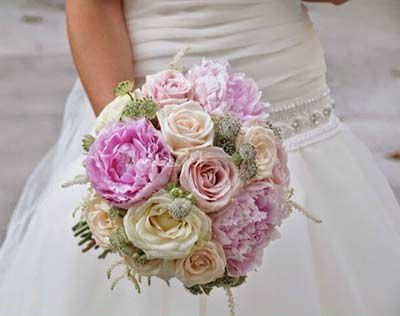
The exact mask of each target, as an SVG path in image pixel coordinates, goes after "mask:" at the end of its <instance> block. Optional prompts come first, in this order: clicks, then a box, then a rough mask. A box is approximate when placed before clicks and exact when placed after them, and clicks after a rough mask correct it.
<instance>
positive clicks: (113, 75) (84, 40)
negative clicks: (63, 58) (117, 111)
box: [66, 0, 134, 115]
mask: <svg viewBox="0 0 400 316" xmlns="http://www.w3.org/2000/svg"><path fill="white" fill-rule="evenodd" d="M66 12H67V30H68V36H69V41H70V45H71V50H72V56H73V58H74V62H75V65H76V68H77V70H78V74H79V77H80V78H81V81H82V83H83V86H84V88H85V90H86V93H87V94H88V97H89V100H90V102H91V104H92V107H93V110H94V112H95V114H96V115H97V114H99V113H100V112H101V110H102V109H103V107H104V106H105V105H106V104H107V103H109V102H110V101H111V100H112V99H113V97H114V95H113V88H114V87H115V86H116V85H117V84H118V83H119V82H120V81H123V80H127V79H133V78H134V67H133V58H132V50H131V44H130V40H129V35H128V30H127V27H126V24H125V19H124V12H123V4H122V0H67V1H66Z"/></svg>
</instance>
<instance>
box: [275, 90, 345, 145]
mask: <svg viewBox="0 0 400 316" xmlns="http://www.w3.org/2000/svg"><path fill="white" fill-rule="evenodd" d="M268 109H269V121H270V123H271V124H272V125H273V126H274V127H276V128H278V129H279V131H280V134H281V137H282V139H283V141H284V144H285V148H286V149H287V150H288V151H294V150H297V149H300V148H302V147H305V146H308V145H310V144H313V143H316V142H319V141H321V140H324V139H326V138H328V137H330V136H332V135H334V134H335V133H336V132H338V131H339V130H340V128H341V124H340V120H339V118H338V117H337V116H336V115H335V111H334V100H333V99H332V97H331V93H330V90H329V88H327V86H325V89H324V90H319V91H318V90H315V91H314V92H311V93H309V94H308V95H303V96H301V97H298V98H295V99H292V100H291V101H284V102H280V103H276V104H274V105H271V106H270V107H269V108H268Z"/></svg>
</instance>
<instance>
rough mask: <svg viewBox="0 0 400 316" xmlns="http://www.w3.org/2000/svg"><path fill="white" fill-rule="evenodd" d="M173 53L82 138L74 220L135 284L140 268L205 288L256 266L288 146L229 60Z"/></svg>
mask: <svg viewBox="0 0 400 316" xmlns="http://www.w3.org/2000/svg"><path fill="white" fill-rule="evenodd" d="M182 55H183V54H182V53H179V54H178V55H177V56H176V58H175V59H174V60H173V62H172V63H171V64H170V67H169V68H168V69H167V70H163V71H161V72H159V73H156V74H153V75H149V76H147V78H146V81H145V83H144V85H143V86H141V87H140V88H137V89H134V83H133V82H130V81H126V82H122V83H121V84H119V85H118V87H117V88H116V89H115V94H116V98H115V100H114V101H112V102H111V103H110V104H109V105H107V106H106V107H105V108H104V110H103V111H102V113H101V114H100V115H99V117H98V118H97V121H96V126H95V135H93V136H91V135H87V136H85V138H84V140H83V147H84V149H85V151H86V152H87V156H86V159H85V161H84V167H85V170H86V174H84V175H79V176H77V177H76V178H75V179H74V180H73V181H71V182H70V183H67V184H66V186H68V185H71V184H88V191H87V195H86V197H85V198H84V200H83V201H82V203H81V204H80V206H79V207H78V209H77V210H79V211H81V213H82V216H81V219H80V221H79V222H78V223H77V224H76V225H75V227H74V228H73V230H74V232H75V236H77V237H79V238H80V239H81V240H80V245H82V246H84V249H83V251H87V250H89V249H92V248H101V249H103V251H102V253H101V254H100V258H103V257H105V256H106V255H107V254H109V253H114V254H116V255H118V256H119V257H120V260H119V261H118V262H117V263H116V264H114V265H113V266H112V267H111V268H110V269H109V270H108V277H109V278H110V277H111V274H112V270H113V269H114V268H116V267H117V266H119V265H121V266H123V267H124V273H123V274H122V275H120V276H119V277H117V278H116V279H115V280H114V282H113V283H112V288H113V287H114V286H115V285H116V283H117V282H118V281H119V280H121V279H122V278H125V277H126V278H128V279H129V280H131V281H132V282H133V284H134V285H135V287H136V289H137V290H138V291H139V292H140V289H141V280H142V279H143V277H147V278H149V280H150V278H152V277H157V278H160V279H162V280H165V281H166V282H167V283H168V281H169V280H170V279H172V278H176V279H178V280H179V281H180V282H181V283H182V284H183V285H184V286H185V287H186V289H187V290H188V291H190V292H191V293H193V294H206V295H209V294H210V292H211V291H212V290H213V289H214V288H223V289H224V290H225V291H226V292H227V294H228V298H229V302H231V304H230V307H231V315H233V314H234V311H233V308H234V306H233V298H232V292H231V289H232V288H233V287H237V286H240V285H242V284H243V283H244V281H245V279H246V276H247V274H248V273H249V272H252V271H255V269H256V268H257V267H259V266H260V265H261V263H262V257H263V252H264V249H265V248H266V247H267V246H268V244H269V243H270V242H271V241H272V240H275V239H277V238H278V237H279V233H278V230H277V227H278V226H280V225H281V224H282V221H283V220H284V219H285V218H286V217H287V216H288V215H289V213H290V212H291V210H292V209H293V208H297V206H298V205H297V204H296V203H294V202H293V201H291V200H290V198H291V196H292V190H290V187H289V183H290V176H289V170H288V166H287V154H286V152H285V150H284V147H283V145H282V142H281V140H280V136H279V130H276V129H274V128H273V127H272V125H271V124H269V123H268V114H267V109H266V107H267V105H266V104H264V103H263V102H262V101H261V92H260V91H259V89H258V88H257V85H256V83H255V82H254V80H252V79H251V78H248V77H246V75H245V74H243V73H235V72H233V71H232V70H231V68H230V65H229V64H228V63H227V62H224V63H218V62H214V61H209V60H203V62H202V63H201V64H198V65H193V66H192V67H191V68H190V69H184V68H183V67H181V66H180V64H179V59H180V58H181V57H182Z"/></svg>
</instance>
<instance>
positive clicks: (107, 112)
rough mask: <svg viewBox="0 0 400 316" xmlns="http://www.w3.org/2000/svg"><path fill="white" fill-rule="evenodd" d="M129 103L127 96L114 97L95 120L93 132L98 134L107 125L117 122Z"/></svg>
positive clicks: (129, 99)
mask: <svg viewBox="0 0 400 316" xmlns="http://www.w3.org/2000/svg"><path fill="white" fill-rule="evenodd" d="M130 102H131V98H130V96H129V95H127V94H125V95H123V96H118V97H116V98H115V99H114V100H113V101H111V102H110V103H109V104H108V105H106V107H105V108H104V109H103V110H102V111H101V112H100V114H99V116H98V117H97V119H96V125H95V131H96V133H97V134H98V133H99V132H100V130H101V129H102V128H104V127H106V126H107V125H108V124H110V123H113V122H117V121H119V119H120V118H121V115H122V112H124V110H125V108H126V106H127V105H128V104H129V103H130Z"/></svg>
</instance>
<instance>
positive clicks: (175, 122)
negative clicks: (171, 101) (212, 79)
mask: <svg viewBox="0 0 400 316" xmlns="http://www.w3.org/2000/svg"><path fill="white" fill-rule="evenodd" d="M157 117H158V120H159V122H160V125H161V133H162V135H163V137H164V139H165V142H166V144H167V146H168V148H169V150H170V151H171V152H172V153H173V154H175V155H181V154H185V153H187V152H189V151H191V150H197V149H201V148H205V147H209V146H212V144H213V141H214V123H213V121H212V120H211V117H210V115H208V114H207V113H206V112H204V111H203V110H202V108H201V106H200V104H199V103H198V102H195V101H188V102H185V103H182V104H178V105H168V106H165V107H164V108H162V109H161V110H160V111H158V113H157Z"/></svg>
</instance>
